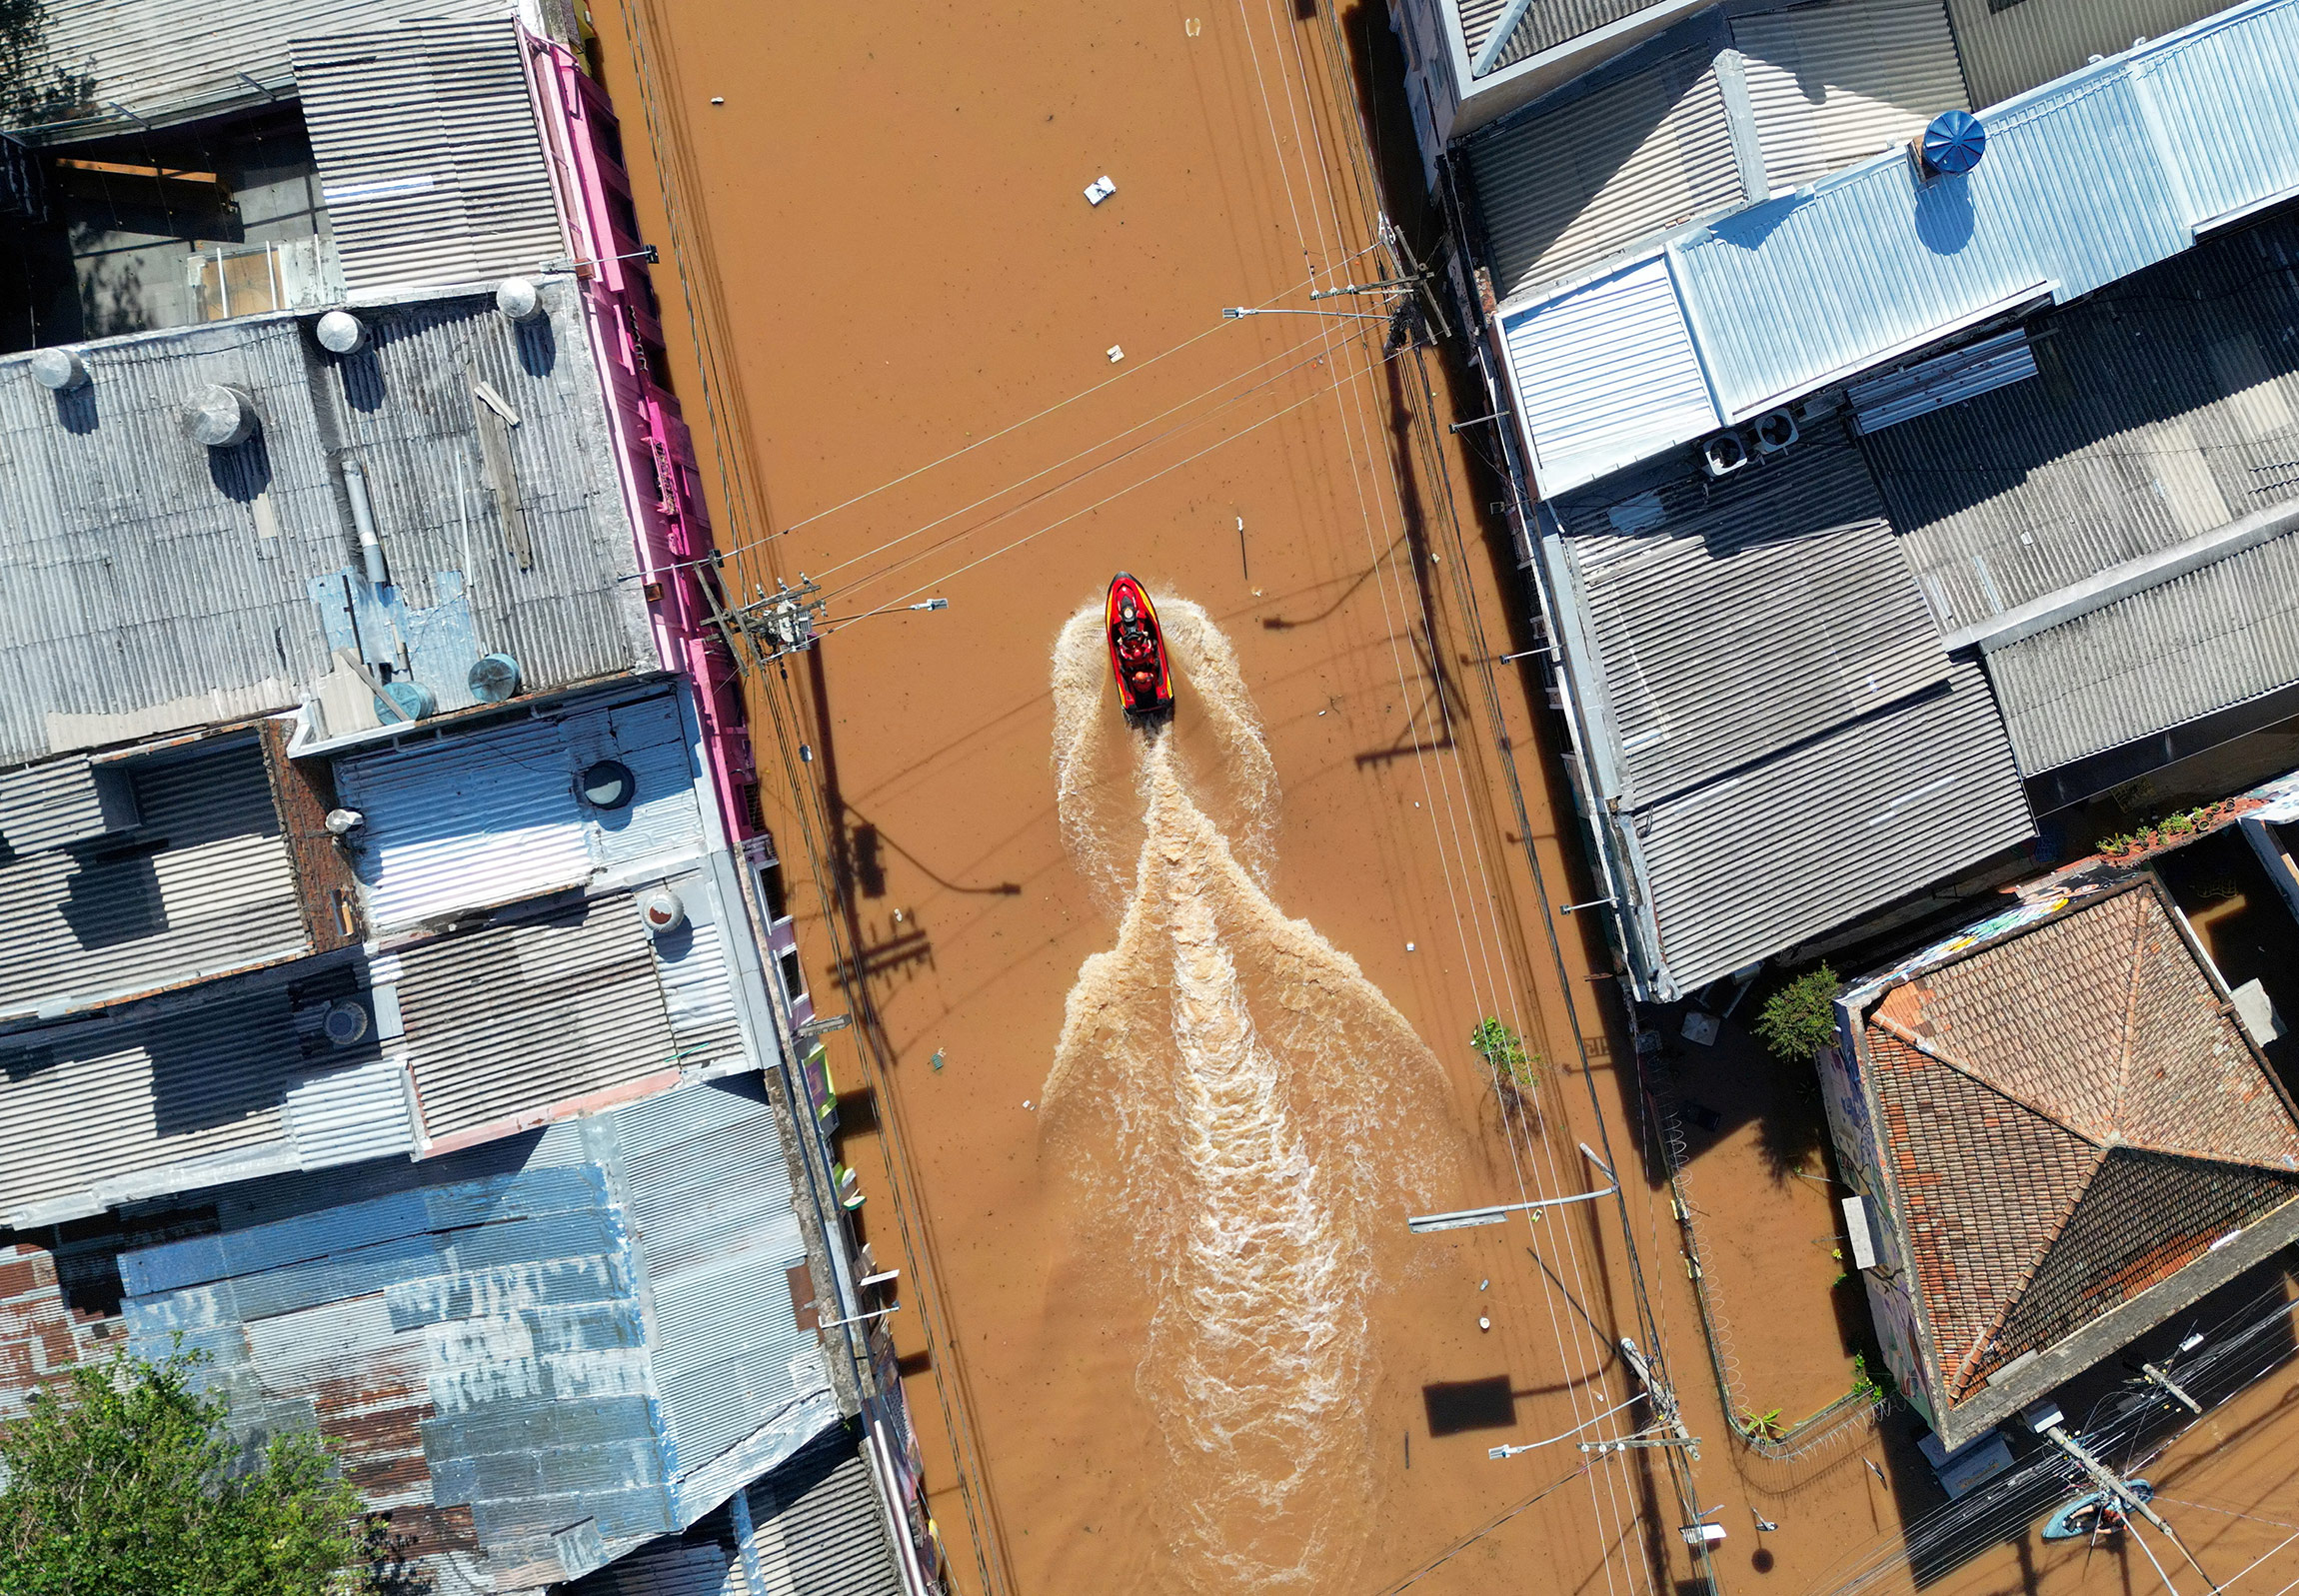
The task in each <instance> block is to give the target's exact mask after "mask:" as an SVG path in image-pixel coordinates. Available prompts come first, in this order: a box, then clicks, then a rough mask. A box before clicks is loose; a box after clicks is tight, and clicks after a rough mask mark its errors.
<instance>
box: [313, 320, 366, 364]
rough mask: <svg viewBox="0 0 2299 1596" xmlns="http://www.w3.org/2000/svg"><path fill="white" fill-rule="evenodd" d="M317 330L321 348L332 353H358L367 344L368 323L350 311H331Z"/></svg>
mask: <svg viewBox="0 0 2299 1596" xmlns="http://www.w3.org/2000/svg"><path fill="white" fill-rule="evenodd" d="M317 332H318V333H319V346H320V348H322V349H324V350H326V351H327V352H328V353H329V354H331V355H356V354H358V353H359V352H360V350H362V349H363V348H365V347H366V345H367V324H366V323H365V322H362V321H361V320H360V319H359V318H358V317H356V316H354V315H352V313H351V312H349V311H329V312H328V313H327V314H326V315H325V316H322V317H321V318H320V319H319V327H318V328H317Z"/></svg>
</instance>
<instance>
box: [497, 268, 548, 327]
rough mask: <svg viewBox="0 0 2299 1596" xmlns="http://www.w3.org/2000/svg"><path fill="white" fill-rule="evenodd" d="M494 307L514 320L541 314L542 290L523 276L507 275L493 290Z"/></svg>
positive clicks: (521, 320)
mask: <svg viewBox="0 0 2299 1596" xmlns="http://www.w3.org/2000/svg"><path fill="white" fill-rule="evenodd" d="M495 308H496V309H497V310H499V311H501V312H502V313H503V314H504V315H505V316H507V317H509V318H510V319H511V320H512V321H515V322H531V321H533V320H535V318H536V317H538V316H540V315H542V314H543V291H542V290H541V289H539V288H537V287H536V286H535V285H534V284H533V283H531V282H529V281H528V280H527V279H526V278H524V277H507V278H505V279H504V280H503V282H502V285H501V286H500V287H498V288H497V289H496V290H495Z"/></svg>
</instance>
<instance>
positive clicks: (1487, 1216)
mask: <svg viewBox="0 0 2299 1596" xmlns="http://www.w3.org/2000/svg"><path fill="white" fill-rule="evenodd" d="M1580 1155H1581V1156H1582V1157H1583V1158H1586V1159H1587V1160H1588V1161H1589V1162H1590V1163H1592V1164H1594V1165H1596V1168H1597V1171H1598V1173H1600V1174H1602V1175H1603V1176H1604V1178H1605V1179H1606V1180H1608V1181H1610V1182H1612V1183H1611V1184H1610V1185H1608V1186H1605V1187H1604V1188H1603V1189H1602V1190H1600V1191H1577V1192H1574V1193H1573V1194H1572V1195H1571V1196H1569V1197H1536V1198H1534V1199H1533V1200H1532V1201H1530V1202H1502V1203H1495V1204H1494V1205H1493V1206H1492V1207H1489V1208H1461V1209H1458V1210H1456V1211H1454V1212H1452V1213H1424V1214H1421V1215H1419V1216H1418V1217H1417V1218H1409V1219H1407V1220H1406V1221H1405V1228H1406V1229H1408V1230H1410V1231H1412V1232H1413V1233H1414V1234H1415V1235H1427V1234H1428V1233H1429V1232H1430V1231H1432V1230H1465V1229H1467V1228H1468V1227H1469V1226H1471V1225H1480V1224H1500V1223H1502V1222H1504V1221H1505V1220H1506V1219H1507V1218H1508V1216H1509V1215H1510V1214H1512V1213H1521V1212H1526V1211H1534V1212H1537V1211H1538V1210H1539V1209H1542V1208H1561V1207H1564V1206H1566V1205H1567V1204H1569V1203H1575V1202H1594V1201H1595V1200H1596V1199H1597V1198H1599V1197H1609V1196H1611V1195H1612V1194H1613V1193H1614V1192H1615V1191H1618V1190H1619V1189H1620V1179H1619V1177H1618V1176H1617V1175H1615V1174H1613V1172H1612V1171H1611V1170H1610V1169H1608V1168H1606V1167H1605V1163H1604V1160H1603V1159H1602V1158H1599V1157H1597V1156H1596V1154H1595V1153H1593V1152H1591V1151H1590V1150H1589V1147H1588V1143H1587V1142H1585V1141H1584V1142H1582V1143H1580Z"/></svg>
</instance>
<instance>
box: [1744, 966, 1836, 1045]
mask: <svg viewBox="0 0 2299 1596" xmlns="http://www.w3.org/2000/svg"><path fill="white" fill-rule="evenodd" d="M1842 987H1843V982H1842V981H1840V980H1838V979H1837V978H1836V972H1835V971H1834V970H1832V969H1830V968H1829V967H1828V966H1827V965H1826V964H1822V965H1820V966H1819V967H1818V968H1817V969H1808V970H1806V971H1804V973H1803V974H1801V975H1799V976H1797V977H1796V978H1795V979H1794V980H1792V981H1790V982H1788V984H1787V985H1785V986H1783V987H1781V988H1780V989H1779V990H1778V991H1776V992H1774V993H1773V994H1772V995H1771V996H1770V997H1768V998H1766V999H1765V1001H1764V1008H1763V1011H1762V1012H1761V1013H1759V1014H1757V1016H1756V1034H1757V1036H1758V1037H1760V1038H1761V1039H1762V1040H1763V1043H1764V1045H1765V1046H1767V1047H1769V1048H1771V1049H1772V1051H1773V1052H1774V1053H1775V1054H1777V1055H1778V1056H1779V1057H1781V1058H1784V1059H1786V1060H1788V1061H1789V1062H1791V1063H1805V1062H1809V1061H1810V1060H1811V1057H1812V1055H1813V1054H1814V1053H1816V1052H1818V1051H1819V1050H1820V1049H1821V1048H1822V1047H1824V1046H1826V1045H1827V1044H1828V1043H1829V1042H1832V1041H1834V1040H1835V1039H1836V993H1837V992H1838V991H1839V990H1841V989H1842Z"/></svg>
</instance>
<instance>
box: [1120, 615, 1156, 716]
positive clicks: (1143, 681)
mask: <svg viewBox="0 0 2299 1596" xmlns="http://www.w3.org/2000/svg"><path fill="white" fill-rule="evenodd" d="M1118 665H1119V668H1120V670H1121V672H1122V673H1123V674H1124V676H1125V678H1126V691H1127V692H1128V693H1129V694H1130V695H1132V696H1133V697H1135V698H1138V699H1140V698H1149V697H1150V696H1151V695H1153V694H1154V693H1155V692H1156V691H1157V640H1156V639H1154V638H1152V637H1151V636H1150V629H1149V628H1148V627H1146V626H1144V625H1143V624H1142V613H1141V612H1140V611H1139V610H1136V609H1135V608H1134V601H1133V600H1132V599H1131V598H1129V599H1126V600H1124V601H1122V603H1121V606H1120V609H1119V612H1118Z"/></svg>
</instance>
